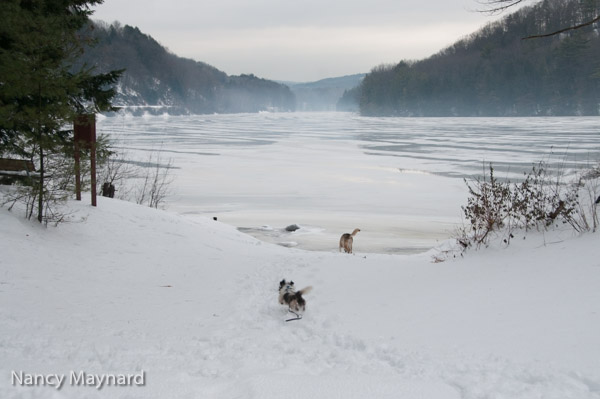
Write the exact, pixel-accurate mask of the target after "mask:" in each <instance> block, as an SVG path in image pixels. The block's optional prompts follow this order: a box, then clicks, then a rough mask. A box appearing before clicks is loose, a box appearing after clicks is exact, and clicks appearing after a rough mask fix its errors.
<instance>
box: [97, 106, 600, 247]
mask: <svg viewBox="0 0 600 399" xmlns="http://www.w3.org/2000/svg"><path fill="white" fill-rule="evenodd" d="M97 129H98V132H99V133H105V134H108V135H110V136H111V137H112V138H113V139H114V140H115V141H116V142H117V143H118V146H119V147H121V148H123V149H126V150H127V153H128V155H129V156H131V157H132V158H137V159H139V160H142V161H143V160H144V159H145V157H147V154H148V153H149V152H151V151H158V150H160V151H161V154H162V155H161V157H162V159H163V160H168V159H170V160H171V161H172V163H173V166H174V167H175V169H173V172H172V175H173V176H174V177H175V181H174V183H173V185H172V186H171V187H172V189H171V191H172V195H171V196H170V197H169V198H168V201H167V209H168V210H170V211H173V212H178V213H181V214H184V215H187V216H188V217H190V218H193V217H196V216H197V215H203V216H208V217H217V218H218V220H219V222H223V223H228V224H231V225H233V226H236V227H237V228H240V230H242V231H246V232H248V233H249V234H251V235H253V236H255V237H257V238H259V239H261V240H264V241H269V242H273V243H277V244H280V245H286V246H293V247H298V248H303V249H310V250H324V251H337V245H338V239H339V236H340V235H341V234H342V233H344V232H351V231H352V230H353V229H354V228H360V229H361V232H360V233H359V234H358V235H357V237H356V239H355V252H357V254H360V253H367V252H385V253H407V252H420V251H425V250H427V249H429V248H431V247H433V246H435V245H436V244H437V243H438V242H440V241H442V240H445V239H447V238H449V237H450V236H451V235H452V233H453V231H454V229H455V228H456V226H457V225H459V224H460V223H461V205H464V204H465V203H466V197H467V190H466V186H465V183H464V181H463V179H464V178H471V177H476V176H480V175H482V173H483V168H484V166H483V165H484V163H489V162H491V163H492V164H493V165H494V169H495V171H496V176H497V177H510V178H513V179H515V178H518V177H519V176H520V175H522V172H523V171H527V170H530V169H531V166H532V164H534V163H537V162H539V161H546V162H548V163H549V164H550V165H552V166H553V167H556V168H561V169H562V170H563V171H565V173H570V172H571V171H573V170H576V169H577V168H579V167H581V166H586V165H590V164H597V163H598V162H599V161H600V118H598V117H591V118H364V117H360V116H357V115H355V114H349V113H281V114H279V113H261V114H235V115H196V116H177V117H173V116H147V117H131V116H117V117H111V118H103V119H101V120H100V121H99V122H98V126H97ZM117 190H118V187H117ZM291 224H297V225H298V226H300V227H301V228H300V229H299V230H297V231H295V232H293V233H291V232H287V231H285V227H286V226H288V225H291Z"/></svg>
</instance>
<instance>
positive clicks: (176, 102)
mask: <svg viewBox="0 0 600 399" xmlns="http://www.w3.org/2000/svg"><path fill="white" fill-rule="evenodd" d="M83 34H86V35H91V36H92V37H93V38H95V39H96V41H97V43H96V45H95V46H91V47H88V48H86V50H85V53H84V54H83V57H82V59H81V61H82V62H85V63H87V64H88V65H93V66H95V67H96V68H97V70H98V71H100V72H102V71H110V70H114V69H125V72H124V74H123V76H122V77H121V79H120V81H119V83H118V86H117V90H118V94H117V97H116V99H115V101H114V103H115V105H117V106H121V107H124V108H126V109H127V110H129V111H130V112H132V113H134V114H136V113H137V114H140V113H144V112H149V113H161V114H162V113H164V112H168V113H170V114H187V113H193V114H202V113H215V112H217V113H235V112H258V111H263V110H273V111H294V110H295V97H294V94H293V93H292V92H291V91H290V89H289V88H288V87H287V86H285V85H282V84H279V83H276V82H273V81H269V80H265V79H260V78H258V77H256V76H254V75H240V76H228V75H227V74H226V73H224V72H222V71H220V70H218V69H216V68H214V67H212V66H210V65H208V64H205V63H203V62H198V61H194V60H191V59H186V58H181V57H178V56H176V55H174V54H172V53H171V52H169V51H168V50H167V49H166V48H164V47H163V46H161V45H160V44H159V43H158V42H157V41H156V40H154V39H153V38H152V37H150V36H149V35H146V34H144V33H142V32H140V30H139V29H138V28H135V27H131V26H128V25H125V26H120V25H119V24H118V23H116V24H113V25H107V24H105V23H102V22H96V23H95V24H94V26H93V29H92V30H91V31H89V30H88V31H85V32H84V33H83Z"/></svg>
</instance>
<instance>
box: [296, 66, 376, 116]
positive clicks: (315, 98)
mask: <svg viewBox="0 0 600 399" xmlns="http://www.w3.org/2000/svg"><path fill="white" fill-rule="evenodd" d="M364 77H365V74H364V73H360V74H356V75H347V76H341V77H336V78H327V79H322V80H318V81H316V82H309V83H294V82H286V83H285V84H286V85H287V86H289V87H290V89H292V92H293V93H294V94H295V95H296V104H297V105H296V108H297V109H298V110H299V111H335V110H336V109H337V108H338V107H337V104H338V101H339V100H340V98H341V97H342V96H343V95H344V93H345V92H346V91H347V90H350V89H352V88H355V87H357V86H358V85H360V82H361V81H362V80H363V78H364Z"/></svg>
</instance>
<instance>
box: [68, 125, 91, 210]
mask: <svg viewBox="0 0 600 399" xmlns="http://www.w3.org/2000/svg"><path fill="white" fill-rule="evenodd" d="M73 133H74V136H75V197H76V198H77V200H78V201H81V162H80V160H81V148H82V147H84V148H87V149H89V150H90V167H91V171H90V176H91V184H92V187H91V189H92V190H91V191H92V206H96V115H95V114H87V115H79V116H77V117H76V118H75V121H74V123H73Z"/></svg>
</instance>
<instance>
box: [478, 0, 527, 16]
mask: <svg viewBox="0 0 600 399" xmlns="http://www.w3.org/2000/svg"><path fill="white" fill-rule="evenodd" d="M524 1H525V0H480V1H478V3H479V4H481V5H484V6H487V7H488V8H487V9H486V10H481V11H480V12H482V13H486V14H490V15H495V14H499V13H502V12H503V11H506V10H507V9H508V8H510V7H514V6H516V5H517V4H520V3H522V2H524Z"/></svg>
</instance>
